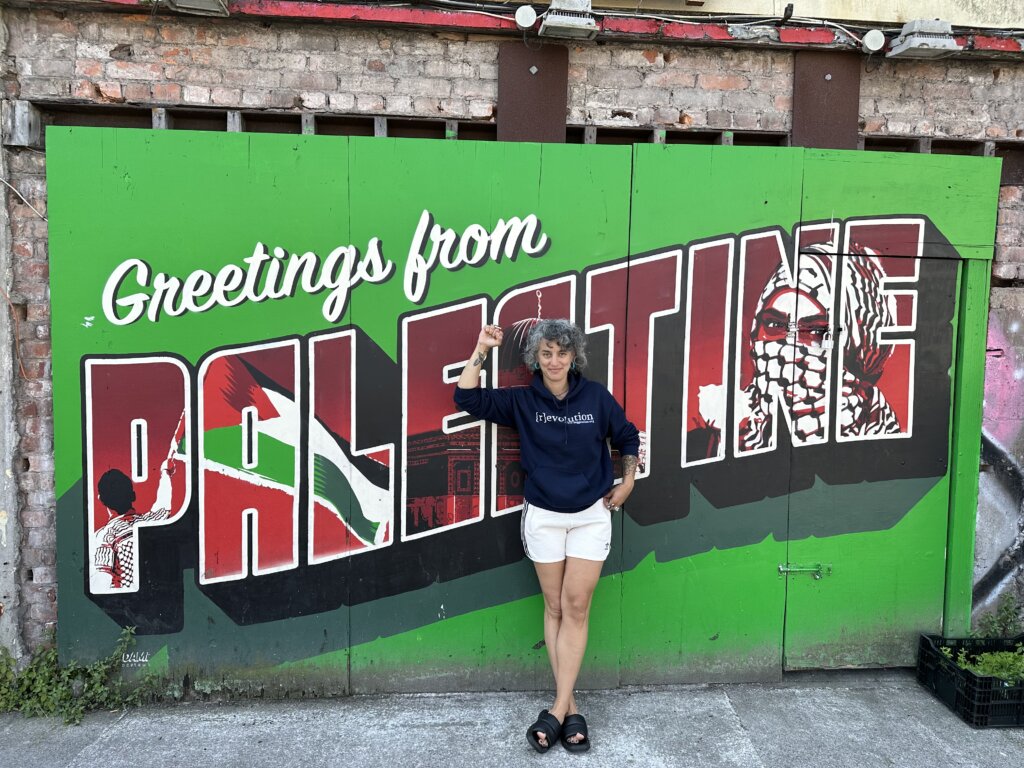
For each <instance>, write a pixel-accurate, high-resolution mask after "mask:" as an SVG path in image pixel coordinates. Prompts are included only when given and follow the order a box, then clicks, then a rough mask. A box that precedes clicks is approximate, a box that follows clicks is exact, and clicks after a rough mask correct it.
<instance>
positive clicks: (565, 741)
mask: <svg viewBox="0 0 1024 768" xmlns="http://www.w3.org/2000/svg"><path fill="white" fill-rule="evenodd" d="M577 735H579V736H583V739H582V740H581V741H578V742H576V743H575V744H574V743H573V742H571V741H569V737H570V736H577ZM562 746H563V747H565V748H566V749H567V750H569V751H570V752H586V751H587V750H588V749H590V736H589V735H588V733H587V721H586V720H584V719H583V715H567V716H566V718H565V721H564V722H563V723H562Z"/></svg>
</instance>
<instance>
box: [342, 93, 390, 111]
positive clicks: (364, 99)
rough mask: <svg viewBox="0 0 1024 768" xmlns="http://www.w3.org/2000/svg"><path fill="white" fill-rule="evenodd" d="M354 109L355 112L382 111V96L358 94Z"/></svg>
mask: <svg viewBox="0 0 1024 768" xmlns="http://www.w3.org/2000/svg"><path fill="white" fill-rule="evenodd" d="M332 103H333V99H332ZM355 109H356V111H357V112H383V111H384V97H382V96H373V95H369V94H359V95H358V96H356V103H355Z"/></svg>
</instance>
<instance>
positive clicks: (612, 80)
mask: <svg viewBox="0 0 1024 768" xmlns="http://www.w3.org/2000/svg"><path fill="white" fill-rule="evenodd" d="M642 82H643V76H642V75H641V74H640V73H639V72H637V71H636V70H632V69H612V68H605V67H599V68H594V69H591V70H590V74H589V75H588V76H587V84H588V85H592V86H594V87H595V88H639V87H640V83H642Z"/></svg>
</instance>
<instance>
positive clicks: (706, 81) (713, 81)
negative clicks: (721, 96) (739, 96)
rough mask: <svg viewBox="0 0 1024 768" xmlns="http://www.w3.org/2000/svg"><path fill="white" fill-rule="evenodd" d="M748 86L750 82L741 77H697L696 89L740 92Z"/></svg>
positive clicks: (702, 75)
mask: <svg viewBox="0 0 1024 768" xmlns="http://www.w3.org/2000/svg"><path fill="white" fill-rule="evenodd" d="M749 86H750V80H749V79H748V78H746V77H743V76H741V75H704V74H701V75H698V76H697V87H698V88H707V89H709V90H712V91H741V90H743V89H744V88H747V87H749Z"/></svg>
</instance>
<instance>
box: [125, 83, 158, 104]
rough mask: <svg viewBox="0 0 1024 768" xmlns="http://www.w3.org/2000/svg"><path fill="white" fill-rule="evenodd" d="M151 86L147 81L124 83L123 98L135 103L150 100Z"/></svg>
mask: <svg viewBox="0 0 1024 768" xmlns="http://www.w3.org/2000/svg"><path fill="white" fill-rule="evenodd" d="M151 94H152V86H151V85H150V84H149V83H126V84H125V86H124V100H125V101H131V102H134V103H136V104H139V103H145V102H147V101H149V100H150V96H151Z"/></svg>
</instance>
